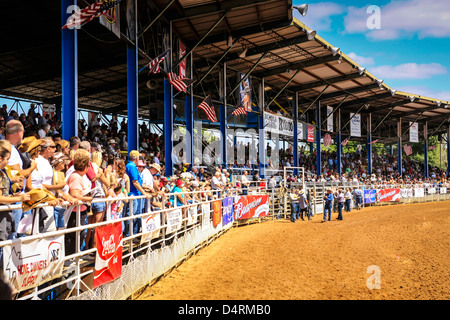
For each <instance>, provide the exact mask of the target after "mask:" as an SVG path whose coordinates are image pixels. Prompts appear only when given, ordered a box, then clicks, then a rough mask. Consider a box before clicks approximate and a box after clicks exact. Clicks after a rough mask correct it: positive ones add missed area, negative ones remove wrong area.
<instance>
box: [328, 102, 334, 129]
mask: <svg viewBox="0 0 450 320" xmlns="http://www.w3.org/2000/svg"><path fill="white" fill-rule="evenodd" d="M331 113H333V107H330V106H327V117H328V118H327V131H330V132H333V129H334V127H333V116H332V115H331Z"/></svg>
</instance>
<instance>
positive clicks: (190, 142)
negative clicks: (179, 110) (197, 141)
mask: <svg viewBox="0 0 450 320" xmlns="http://www.w3.org/2000/svg"><path fill="white" fill-rule="evenodd" d="M192 99H193V98H192V95H188V96H186V101H185V105H184V106H185V114H186V139H185V141H186V162H187V163H190V165H189V168H192V165H193V163H194V147H193V146H194V117H193V110H192V103H193V101H192Z"/></svg>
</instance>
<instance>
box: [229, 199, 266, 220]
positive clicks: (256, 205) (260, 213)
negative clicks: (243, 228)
mask: <svg viewBox="0 0 450 320" xmlns="http://www.w3.org/2000/svg"><path fill="white" fill-rule="evenodd" d="M236 198H237V199H236ZM236 198H235V203H234V219H235V220H241V219H250V218H259V217H266V216H268V215H269V208H270V206H269V196H268V195H247V196H240V197H236Z"/></svg>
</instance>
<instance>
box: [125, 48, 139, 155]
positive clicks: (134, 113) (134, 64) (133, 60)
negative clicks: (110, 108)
mask: <svg viewBox="0 0 450 320" xmlns="http://www.w3.org/2000/svg"><path fill="white" fill-rule="evenodd" d="M137 56H138V51H137V48H136V47H135V46H130V45H129V46H128V47H127V95H128V99H127V115H128V124H127V129H128V134H127V138H128V152H130V151H132V150H138V148H139V129H138V117H139V116H138V108H139V106H138V58H137Z"/></svg>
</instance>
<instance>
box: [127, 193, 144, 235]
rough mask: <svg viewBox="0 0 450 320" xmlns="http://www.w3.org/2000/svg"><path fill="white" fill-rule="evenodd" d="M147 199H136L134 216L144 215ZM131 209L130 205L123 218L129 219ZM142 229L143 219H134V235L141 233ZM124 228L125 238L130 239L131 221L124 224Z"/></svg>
mask: <svg viewBox="0 0 450 320" xmlns="http://www.w3.org/2000/svg"><path fill="white" fill-rule="evenodd" d="M145 200H146V199H145V198H144V199H134V200H133V215H135V216H136V215H138V214H141V213H142V210H143V208H144V204H145V202H144V201H145ZM130 201H131V200H129V201H128V202H130ZM130 208H131V206H130V205H129V206H128V208H127V210H126V211H125V210H124V212H123V216H124V217H129V216H130ZM124 209H125V208H124ZM140 227H141V219H140V218H136V219H133V234H138V233H139V229H140ZM123 228H124V234H125V237H129V236H130V220H125V221H124V222H123Z"/></svg>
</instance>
